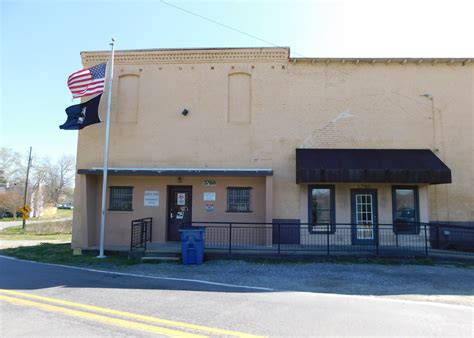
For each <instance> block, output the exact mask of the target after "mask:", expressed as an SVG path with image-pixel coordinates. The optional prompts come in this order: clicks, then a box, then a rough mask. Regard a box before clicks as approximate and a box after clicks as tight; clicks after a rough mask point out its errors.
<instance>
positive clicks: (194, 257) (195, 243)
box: [179, 227, 206, 265]
mask: <svg viewBox="0 0 474 338" xmlns="http://www.w3.org/2000/svg"><path fill="white" fill-rule="evenodd" d="M205 230H206V228H204V227H190V228H185V229H180V230H179V235H180V238H181V256H182V258H183V264H186V265H187V264H202V263H203V262H204V231H205Z"/></svg>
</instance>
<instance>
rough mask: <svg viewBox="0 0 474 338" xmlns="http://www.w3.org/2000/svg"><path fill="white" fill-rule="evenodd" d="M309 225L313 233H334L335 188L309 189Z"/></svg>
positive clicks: (317, 187) (314, 187) (315, 187)
mask: <svg viewBox="0 0 474 338" xmlns="http://www.w3.org/2000/svg"><path fill="white" fill-rule="evenodd" d="M308 200H309V206H308V211H309V215H308V223H309V229H308V230H309V232H311V233H327V232H328V230H329V232H330V233H334V232H335V230H336V228H335V224H334V222H335V220H334V219H335V216H334V215H335V211H334V204H335V202H334V186H330V185H328V186H326V185H324V186H309V187H308Z"/></svg>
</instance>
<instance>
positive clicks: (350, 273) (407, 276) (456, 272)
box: [101, 260, 474, 306]
mask: <svg viewBox="0 0 474 338" xmlns="http://www.w3.org/2000/svg"><path fill="white" fill-rule="evenodd" d="M101 268H102V267H101ZM103 268H104V269H107V270H115V271H120V272H128V273H133V274H143V275H149V276H158V277H174V278H186V279H199V280H205V281H212V282H219V283H228V284H236V285H245V286H258V287H266V288H273V289H275V290H276V291H278V292H285V291H291V292H295V291H296V292H315V293H330V294H344V295H359V296H377V297H390V298H397V299H407V300H417V301H431V302H441V303H449V304H459V305H469V306H473V305H474V283H473V280H474V269H473V268H470V267H458V266H451V265H435V266H428V265H381V264H368V263H367V264H348V263H258V262H247V261H239V260H235V261H228V260H215V261H208V262H206V263H205V264H203V265H200V266H199V265H181V264H179V263H169V262H164V263H159V264H140V265H134V266H120V267H114V268H112V269H111V268H110V265H109V266H107V265H104V266H103Z"/></svg>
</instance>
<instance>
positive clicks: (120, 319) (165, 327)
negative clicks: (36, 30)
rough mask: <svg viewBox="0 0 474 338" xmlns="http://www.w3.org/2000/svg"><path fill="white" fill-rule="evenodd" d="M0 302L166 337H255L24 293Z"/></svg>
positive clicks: (4, 295)
mask: <svg viewBox="0 0 474 338" xmlns="http://www.w3.org/2000/svg"><path fill="white" fill-rule="evenodd" d="M0 300H3V301H6V302H8V303H11V304H15V305H22V306H29V307H33V308H36V309H40V310H43V311H49V312H56V313H61V314H64V315H68V316H73V317H79V318H82V319H87V320H91V321H95V322H100V323H103V324H108V325H114V326H118V327H121V328H125V329H130V330H137V331H143V332H148V333H154V334H160V335H165V336H170V337H206V336H208V335H211V336H234V337H246V338H247V337H248V338H250V337H257V336H254V335H250V334H246V333H243V332H238V331H230V330H225V329H219V328H214V327H208V326H202V325H196V324H190V323H184V322H177V321H174V320H168V319H162V318H158V317H152V316H145V315H141V314H137V313H132V312H126V311H118V310H113V309H109V308H103V307H98V306H94V305H87V304H81V303H76V302H71V301H67V300H62V299H57V298H50V297H44V296H39V295H34V294H30V293H26V292H18V291H12V290H3V289H0ZM53 304H54V305H53ZM78 309H79V310H78Z"/></svg>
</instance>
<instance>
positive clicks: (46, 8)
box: [0, 0, 474, 157]
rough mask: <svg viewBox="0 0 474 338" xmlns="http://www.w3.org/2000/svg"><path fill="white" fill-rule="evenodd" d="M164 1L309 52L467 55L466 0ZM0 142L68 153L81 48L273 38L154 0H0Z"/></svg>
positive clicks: (473, 47)
mask: <svg viewBox="0 0 474 338" xmlns="http://www.w3.org/2000/svg"><path fill="white" fill-rule="evenodd" d="M166 2H168V3H170V4H172V5H176V6H179V7H182V8H184V9H186V10H188V11H191V12H195V13H198V14H200V15H203V16H205V17H208V18H210V19H212V20H216V21H219V22H221V23H223V24H226V25H228V26H232V27H234V28H236V29H239V30H241V31H244V32H246V33H249V34H251V35H254V36H257V37H259V38H261V39H263V40H266V41H269V42H271V43H272V44H275V45H279V46H289V47H291V50H292V56H307V57H310V56H311V57H312V56H314V57H325V56H328V57H405V56H406V57H473V56H474V43H473V42H472V33H473V32H474V20H472V13H473V10H474V6H473V4H472V1H467V0H466V1H463V0H448V1H435V0H431V1H424V0H420V1H416V0H413V1H404V0H399V1H396V2H394V1H393V0H392V1H383V0H379V1H369V0H367V1H364V0H360V1H343V0H341V1H313V2H310V1H257V0H255V1H205V2H204V1H173V0H166ZM0 6H1V7H0V15H1V17H0V34H1V39H0V65H1V67H0V76H1V82H0V92H1V97H0V100H1V101H0V133H1V136H0V146H6V147H9V148H14V149H15V150H17V151H19V152H21V153H26V152H27V150H28V147H29V146H30V145H32V146H33V151H34V153H36V155H37V156H38V155H39V156H45V155H50V156H52V157H58V156H60V155H61V154H73V155H74V154H75V152H76V144H77V133H78V132H77V131H63V130H59V128H58V126H59V125H60V124H62V123H63V122H64V121H65V116H66V115H65V113H64V109H65V108H66V107H67V106H69V105H72V104H75V103H78V100H75V101H72V99H71V95H70V93H69V91H68V88H67V86H66V79H67V77H68V76H69V74H71V73H73V72H75V71H77V70H79V69H81V68H82V66H81V62H80V55H79V53H80V52H81V51H84V50H108V49H109V42H110V38H111V37H112V36H114V37H116V39H117V43H116V48H117V49H119V50H121V49H144V48H192V47H247V46H249V47H250V46H270V45H269V44H266V43H264V42H262V41H259V40H255V39H252V38H250V37H248V36H246V35H243V34H239V33H237V32H235V31H232V30H229V29H226V28H224V27H221V26H219V25H216V24H214V23H211V22H209V21H206V20H204V19H202V18H199V17H196V16H193V15H190V14H188V13H185V12H183V11H181V10H178V9H176V8H174V7H171V6H169V5H166V4H164V3H162V2H160V1H158V0H157V1H113V2H112V1H86V0H84V1H80V2H79V1H68V0H64V1H41V0H36V1H33V0H31V1H27V0H24V1H21V0H20V1H8V0H0Z"/></svg>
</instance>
